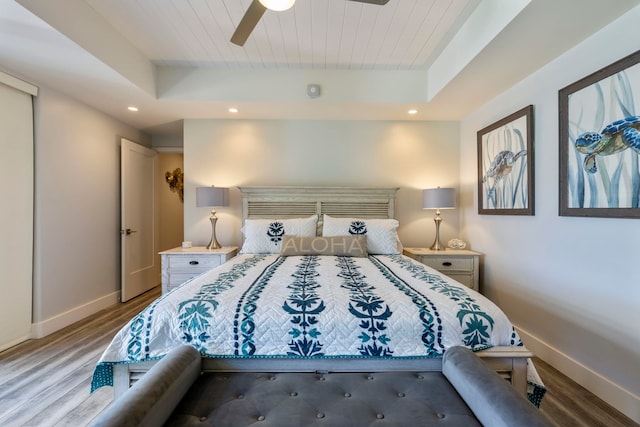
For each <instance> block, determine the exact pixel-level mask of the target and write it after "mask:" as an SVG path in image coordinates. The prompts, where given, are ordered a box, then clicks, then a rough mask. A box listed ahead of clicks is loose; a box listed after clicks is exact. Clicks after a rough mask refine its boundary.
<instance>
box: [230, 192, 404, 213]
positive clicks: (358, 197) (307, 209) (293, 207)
mask: <svg viewBox="0 0 640 427" xmlns="http://www.w3.org/2000/svg"><path fill="white" fill-rule="evenodd" d="M239 189H240V192H241V193H242V218H243V219H245V218H295V217H304V216H310V215H313V214H318V215H322V214H327V215H331V216H334V217H357V218H394V217H395V198H396V192H397V191H398V189H397V188H375V187H313V186H309V187H293V186H292V187H287V186H281V187H239Z"/></svg>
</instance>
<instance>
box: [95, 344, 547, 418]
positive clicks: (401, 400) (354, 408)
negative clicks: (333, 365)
mask: <svg viewBox="0 0 640 427" xmlns="http://www.w3.org/2000/svg"><path fill="white" fill-rule="evenodd" d="M200 370H201V358H200V355H199V353H198V352H197V351H196V350H195V349H194V348H193V347H190V346H184V347H179V348H176V349H175V350H173V351H172V352H170V353H169V354H168V355H167V356H165V357H164V358H163V359H162V360H161V361H160V362H159V363H158V364H156V365H155V366H154V367H153V368H152V369H151V370H149V372H148V373H147V374H145V375H144V376H143V377H142V378H141V379H140V380H139V381H138V382H137V383H136V384H134V386H133V387H132V388H131V389H129V390H128V391H127V392H126V393H125V394H124V396H122V398H120V399H119V400H117V401H116V402H114V403H113V404H112V405H111V406H110V407H109V408H107V409H106V410H105V411H104V412H103V413H102V414H101V415H100V416H99V417H98V418H96V419H95V420H94V422H93V424H92V425H93V426H94V427H98V426H101V427H105V426H161V425H168V426H220V427H241V426H260V427H290V426H291V427H293V426H331V427H338V426H357V427H359V426H411V427H417V426H440V425H442V426H464V427H468V426H476V425H485V426H509V427H518V426H522V427H524V426H526V427H536V426H551V424H550V423H549V421H548V420H547V419H546V418H545V417H544V415H543V414H541V413H540V412H539V410H538V409H536V408H535V407H534V406H533V405H532V404H531V403H529V401H527V400H526V399H525V398H524V397H523V396H521V395H520V394H519V393H517V392H516V391H515V390H514V389H513V388H512V387H511V385H510V384H508V383H507V382H506V381H505V380H503V379H502V378H501V377H500V376H499V375H497V374H496V373H495V372H493V371H491V370H490V369H489V368H488V367H487V366H486V365H485V364H484V362H482V360H480V359H479V358H477V357H476V356H475V355H474V354H473V353H472V352H471V351H469V350H467V349H465V348H463V347H453V348H451V349H449V350H448V351H447V352H446V353H445V356H444V360H443V365H442V372H378V373H255V372H238V373H213V372H212V373H209V372H207V373H204V374H201V372H200Z"/></svg>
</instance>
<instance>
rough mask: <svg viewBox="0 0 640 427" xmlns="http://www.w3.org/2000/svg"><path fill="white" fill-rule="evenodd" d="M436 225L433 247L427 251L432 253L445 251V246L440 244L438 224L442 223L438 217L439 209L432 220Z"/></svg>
mask: <svg viewBox="0 0 640 427" xmlns="http://www.w3.org/2000/svg"><path fill="white" fill-rule="evenodd" d="M433 221H434V222H435V223H436V239H435V240H434V241H433V245H431V247H430V248H429V249H431V250H432V251H444V250H446V249H447V248H446V246H444V245H443V244H442V243H441V242H440V223H441V222H442V218H441V217H440V209H438V210H436V217H435V218H434V219H433Z"/></svg>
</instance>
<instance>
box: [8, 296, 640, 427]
mask: <svg viewBox="0 0 640 427" xmlns="http://www.w3.org/2000/svg"><path fill="white" fill-rule="evenodd" d="M159 295H160V288H159V287H158V288H155V289H153V290H151V291H149V292H147V293H145V294H143V295H141V296H140V297H138V298H134V299H133V300H131V301H128V302H127V303H124V304H116V305H114V306H113V307H110V308H108V309H106V310H102V311H101V312H99V313H96V314H94V315H92V316H90V317H88V318H87V319H84V320H83V321H81V322H78V323H77V324H74V325H72V326H69V327H67V328H64V329H62V330H61V331H58V332H56V333H54V334H51V335H49V336H47V337H44V338H41V339H38V340H30V341H27V342H25V343H22V344H19V345H17V346H15V347H13V348H10V349H8V350H5V351H4V352H0V426H3V427H4V426H8V427H22V426H28V427H51V426H57V427H79V426H86V425H88V424H89V423H90V422H91V420H92V419H93V418H95V417H96V416H97V415H98V414H100V413H101V412H102V411H103V410H104V409H105V408H106V407H107V406H108V405H109V404H110V403H111V402H112V401H113V389H112V388H111V387H102V388H100V389H98V390H96V391H95V392H94V393H92V394H90V393H89V390H90V383H91V376H92V374H93V369H94V368H95V364H96V363H97V362H98V359H99V358H100V356H101V355H102V352H103V351H104V349H105V348H106V347H107V345H108V344H109V342H110V341H111V339H112V338H113V337H114V336H115V334H116V333H117V331H118V330H119V329H120V328H121V327H122V326H123V325H124V324H126V323H127V322H128V321H129V320H130V319H131V318H133V317H134V316H135V315H136V314H137V313H138V312H140V311H141V310H142V309H143V308H144V307H145V306H147V305H148V304H149V303H150V302H151V301H153V300H154V299H155V298H157V297H158V296H159ZM534 362H535V364H536V369H537V370H538V373H539V375H540V376H541V377H542V380H543V382H544V383H545V386H546V387H547V390H548V391H547V394H546V395H545V398H544V400H543V402H542V406H541V411H542V412H544V413H545V414H546V415H547V416H548V417H549V418H550V419H551V420H552V421H553V422H554V424H555V425H556V426H558V427H600V426H602V427H639V425H638V424H636V423H634V422H633V421H631V420H630V419H629V418H627V417H625V416H624V415H623V414H621V413H620V412H619V411H616V410H615V409H614V408H612V407H611V406H609V405H607V404H606V403H605V402H604V401H602V400H601V399H598V398H597V397H596V396H594V395H593V394H592V393H589V392H588V391H587V390H585V389H584V388H582V387H580V386H579V385H578V384H576V383H575V382H573V381H571V380H570V379H569V378H567V377H566V376H564V375H562V374H561V373H560V372H559V371H557V370H556V369H554V368H553V367H551V366H549V365H548V364H546V363H544V362H543V361H542V360H539V359H534Z"/></svg>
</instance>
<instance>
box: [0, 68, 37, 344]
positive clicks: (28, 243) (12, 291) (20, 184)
mask: <svg viewBox="0 0 640 427" xmlns="http://www.w3.org/2000/svg"><path fill="white" fill-rule="evenodd" d="M0 77H2V73H1V72H0ZM31 106H32V100H31V95H30V94H28V93H25V92H22V91H21V90H18V89H14V88H13V87H10V86H7V85H5V84H3V83H2V79H0V153H2V160H3V161H2V172H3V174H4V176H5V177H6V178H7V179H6V180H5V183H4V185H2V186H0V200H1V201H0V204H1V206H0V295H1V296H2V297H0V351H2V350H4V349H6V348H9V347H12V346H14V345H16V344H18V343H20V342H22V341H24V340H27V339H29V338H30V337H31V300H32V289H33V281H32V277H33V195H34V193H33V183H34V175H33V154H34V151H33V110H32V108H31Z"/></svg>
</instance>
